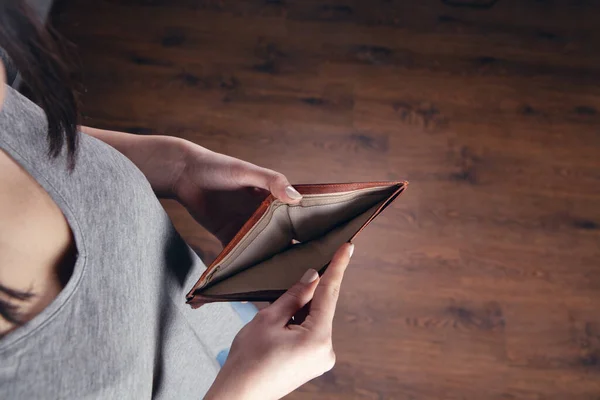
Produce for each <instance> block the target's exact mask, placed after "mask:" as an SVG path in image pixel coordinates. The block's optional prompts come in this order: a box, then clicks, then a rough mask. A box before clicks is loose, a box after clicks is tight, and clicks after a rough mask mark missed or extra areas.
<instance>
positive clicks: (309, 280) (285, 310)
mask: <svg viewBox="0 0 600 400" xmlns="http://www.w3.org/2000/svg"><path fill="white" fill-rule="evenodd" d="M318 282H319V273H318V272H317V271H315V270H314V269H312V268H311V269H309V270H308V271H306V272H305V273H304V275H303V276H302V278H301V279H300V281H299V282H298V283H296V284H295V285H294V286H292V287H291V288H289V289H288V290H287V291H286V292H285V293H284V294H283V295H281V297H279V298H278V299H277V300H275V302H274V303H273V304H271V305H270V306H269V307H267V308H268V310H269V313H273V314H272V315H273V316H274V318H276V319H277V320H278V321H279V322H281V323H282V324H287V322H288V321H289V320H290V318H292V317H293V316H294V314H296V312H298V310H300V309H301V308H302V307H304V306H305V305H307V304H308V302H309V301H310V300H311V299H312V298H313V295H314V293H315V289H316V288H317V284H318Z"/></svg>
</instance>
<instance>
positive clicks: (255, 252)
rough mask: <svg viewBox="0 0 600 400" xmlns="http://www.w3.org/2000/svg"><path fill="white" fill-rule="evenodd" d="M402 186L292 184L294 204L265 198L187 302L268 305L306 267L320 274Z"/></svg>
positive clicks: (402, 189) (400, 184) (395, 195)
mask: <svg viewBox="0 0 600 400" xmlns="http://www.w3.org/2000/svg"><path fill="white" fill-rule="evenodd" d="M407 185H408V182H405V181H397V182H365V183H331V184H317V185H295V186H294V188H296V190H298V192H300V193H301V194H302V200H301V201H300V203H299V204H293V205H290V204H286V203H283V202H281V201H280V200H277V199H276V198H275V197H273V195H269V197H267V198H266V199H265V200H264V201H263V202H262V203H261V205H260V206H259V207H258V209H257V210H256V211H255V212H254V214H253V215H252V217H250V219H249V220H248V221H247V222H246V223H245V224H244V226H243V227H242V228H241V229H240V231H239V232H238V233H237V234H236V235H235V236H234V238H233V239H232V240H231V242H229V244H227V246H225V248H224V249H223V251H222V252H221V253H220V254H219V256H218V257H217V258H216V259H215V261H214V262H213V263H212V264H211V265H210V266H209V267H208V268H207V269H206V271H205V272H204V273H203V274H202V276H201V277H200V279H199V280H198V282H196V284H195V285H194V287H193V288H192V290H191V291H190V292H189V293H188V294H187V302H188V303H189V304H190V305H191V306H192V307H193V308H198V307H200V306H201V305H203V304H206V303H211V302H215V301H274V300H276V299H277V298H278V297H279V296H281V295H282V294H283V293H284V292H285V291H286V290H287V289H289V288H290V287H291V286H292V285H293V284H294V283H296V282H297V281H298V280H299V279H300V278H301V277H302V275H303V274H304V272H306V270H308V269H309V268H312V269H315V270H317V271H319V274H322V273H323V272H324V271H325V269H326V268H327V266H328V265H329V262H330V261H331V259H332V257H333V254H334V253H335V251H336V250H337V249H338V247H340V246H341V245H342V244H343V243H345V242H348V241H352V240H353V239H354V238H355V237H356V235H358V234H359V233H360V232H361V231H362V230H363V229H364V228H365V227H366V226H367V225H368V224H369V223H370V222H371V221H372V220H373V219H374V218H375V217H377V216H378V215H379V214H380V213H381V212H382V211H383V210H384V209H385V208H386V207H387V206H388V205H390V203H391V202H392V201H394V200H395V199H396V198H397V197H398V195H400V193H402V192H403V191H404V189H405V188H406V186H407Z"/></svg>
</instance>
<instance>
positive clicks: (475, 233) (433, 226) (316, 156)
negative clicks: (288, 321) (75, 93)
mask: <svg viewBox="0 0 600 400" xmlns="http://www.w3.org/2000/svg"><path fill="white" fill-rule="evenodd" d="M464 3H470V4H471V3H475V5H479V6H478V7H474V6H467V5H465V4H464ZM489 3H492V4H493V5H492V7H491V8H490V7H488V6H486V4H489ZM56 11H57V12H56V16H57V25H58V27H59V29H60V31H61V32H62V33H63V34H65V35H66V36H67V37H68V38H70V39H71V40H72V41H74V42H75V43H76V44H77V46H78V48H79V54H80V57H81V63H82V67H83V81H84V86H85V88H86V91H85V93H84V94H83V101H84V104H85V106H84V111H85V114H86V116H87V118H86V120H85V121H84V123H85V124H88V125H92V126H96V127H100V128H113V129H121V130H125V131H129V132H137V133H140V134H154V133H166V134H170V135H175V136H181V137H185V138H187V139H189V140H192V141H194V142H196V143H199V144H201V145H203V146H205V147H208V148H210V149H212V150H215V151H218V152H223V153H226V154H229V155H232V156H235V157H239V158H242V159H245V160H249V161H251V162H254V163H256V164H260V165H263V166H266V167H269V168H273V169H276V170H279V171H281V172H283V173H285V174H286V175H287V176H288V177H289V178H290V180H291V181H292V182H295V183H313V182H338V181H365V180H385V179H390V180H391V179H408V180H410V182H411V183H410V187H409V188H408V190H407V191H406V192H405V194H404V195H403V196H402V197H401V198H400V199H399V200H398V201H397V202H396V203H394V205H393V206H392V207H391V208H389V209H388V210H387V211H386V212H385V213H384V214H383V215H382V216H381V217H380V218H379V219H378V220H376V221H375V222H374V223H373V224H372V225H371V226H369V228H368V229H367V230H366V231H365V232H364V234H363V236H362V237H360V238H359V239H358V240H357V243H356V244H357V250H356V252H355V256H354V259H353V261H352V266H351V268H350V269H349V271H348V273H347V276H346V279H345V286H344V287H343V290H342V293H341V297H340V302H339V311H338V314H337V317H336V320H335V325H334V330H335V331H334V345H335V350H336V353H337V359H338V361H337V365H336V367H335V369H334V370H333V371H331V372H329V373H327V374H325V375H324V376H323V377H321V378H319V379H316V380H315V381H313V382H312V383H310V384H307V385H305V386H304V387H302V388H301V389H300V390H298V391H297V392H295V393H294V394H292V395H290V396H289V398H290V399H557V400H558V399H599V398H600V3H598V2H595V1H584V0H579V1H575V0H572V1H566V0H563V1H559V0H557V1H549V0H546V1H541V0H538V1H534V0H499V1H497V2H493V1H491V2H487V1H477V0H473V1H471V0H457V1H446V2H441V1H434V0H424V1H404V2H401V1H350V0H347V1H337V0H331V1H308V0H297V1H287V0H270V1H269V0H267V1H231V0H214V1H202V0H137V1H134V0H131V1H119V0H66V1H63V2H62V5H61V7H59V9H57V10H56ZM165 206H166V207H167V209H168V210H169V212H170V215H172V217H173V219H174V221H175V223H176V225H177V227H178V228H179V229H180V230H181V232H182V233H183V234H184V236H185V237H186V238H187V239H188V240H189V241H190V243H191V244H192V245H193V246H194V247H195V248H198V249H200V250H201V252H202V254H203V255H204V258H205V259H206V260H207V261H210V259H211V258H212V257H214V256H215V254H216V252H218V250H219V248H218V247H217V246H216V244H215V242H214V240H213V239H211V238H210V237H208V236H207V235H206V234H205V233H204V231H203V230H202V229H201V228H199V227H197V226H196V225H195V224H194V223H193V222H192V221H191V219H190V218H189V216H187V215H186V213H185V212H184V211H183V210H181V209H180V208H178V206H177V205H175V204H172V203H168V202H165Z"/></svg>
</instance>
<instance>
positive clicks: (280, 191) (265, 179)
mask: <svg viewBox="0 0 600 400" xmlns="http://www.w3.org/2000/svg"><path fill="white" fill-rule="evenodd" d="M240 175H241V176H240V177H239V179H238V182H239V183H240V184H244V185H248V186H255V187H259V188H262V189H266V190H268V191H269V192H271V193H272V194H273V196H275V197H276V198H277V199H279V200H281V201H283V202H284V203H292V204H295V203H298V202H299V201H300V199H301V198H302V195H301V194H300V193H298V191H297V190H296V189H294V187H293V186H292V185H291V184H290V182H289V181H288V179H287V178H286V177H285V175H283V174H281V173H279V172H276V171H273V170H270V169H267V168H262V167H259V166H256V165H253V164H248V166H247V167H246V168H245V169H244V171H243V172H242V173H241V174H240Z"/></svg>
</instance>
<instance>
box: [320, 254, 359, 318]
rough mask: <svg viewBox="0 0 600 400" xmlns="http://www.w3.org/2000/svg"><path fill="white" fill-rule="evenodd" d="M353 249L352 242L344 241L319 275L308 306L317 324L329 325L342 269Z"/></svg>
mask: <svg viewBox="0 0 600 400" xmlns="http://www.w3.org/2000/svg"><path fill="white" fill-rule="evenodd" d="M353 251H354V245H353V244H352V243H344V244H343V245H342V246H341V247H340V248H339V249H338V251H336V253H335V254H334V256H333V259H332V260H331V262H330V263H329V267H327V270H326V271H325V273H324V274H323V276H321V279H320V280H319V285H318V286H317V288H316V290H315V294H314V296H313V300H312V304H311V307H310V313H309V316H310V320H311V322H314V323H315V324H317V325H324V326H331V324H332V323H333V316H334V314H335V307H336V305H337V300H338V296H339V292H340V286H341V284H342V279H343V278H344V271H346V267H347V266H348V263H349V262H350V257H352V253H353Z"/></svg>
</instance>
